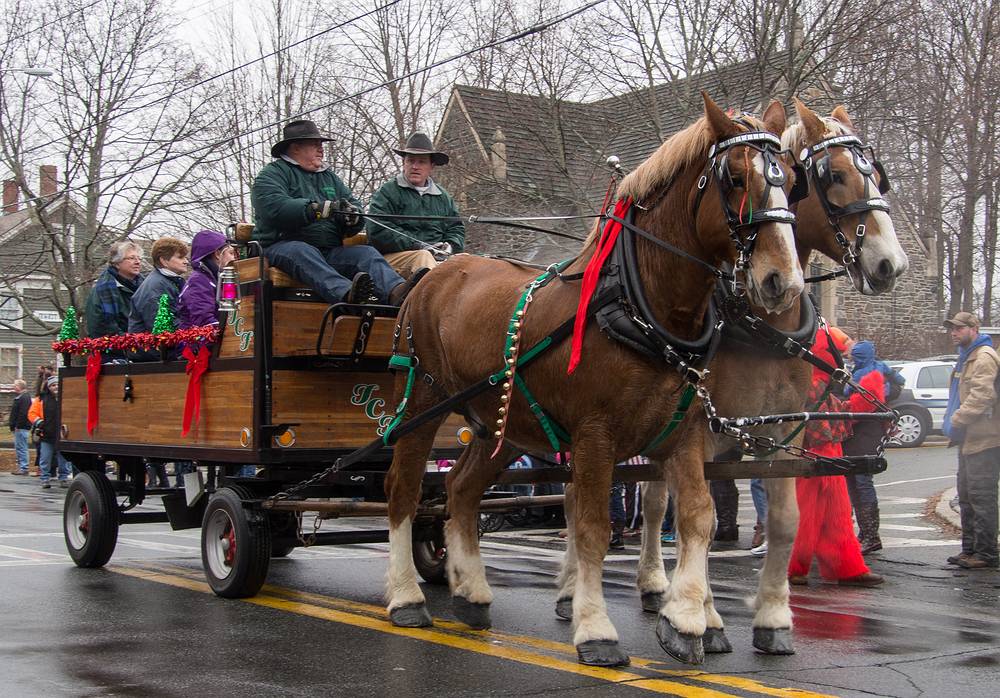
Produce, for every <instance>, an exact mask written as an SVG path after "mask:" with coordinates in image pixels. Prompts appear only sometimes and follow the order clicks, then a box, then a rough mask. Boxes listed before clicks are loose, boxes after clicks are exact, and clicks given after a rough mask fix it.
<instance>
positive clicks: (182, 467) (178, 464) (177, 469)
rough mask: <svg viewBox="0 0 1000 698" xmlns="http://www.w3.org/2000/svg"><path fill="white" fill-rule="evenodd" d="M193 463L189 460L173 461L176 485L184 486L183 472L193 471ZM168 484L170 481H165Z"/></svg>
mask: <svg viewBox="0 0 1000 698" xmlns="http://www.w3.org/2000/svg"><path fill="white" fill-rule="evenodd" d="M193 472H194V463H193V462H191V461H189V460H179V461H174V483H175V484H176V486H177V487H183V486H184V473H193ZM167 484H168V485H169V484H170V481H169V480H168V481H167Z"/></svg>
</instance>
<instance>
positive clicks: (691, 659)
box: [656, 615, 705, 664]
mask: <svg viewBox="0 0 1000 698" xmlns="http://www.w3.org/2000/svg"><path fill="white" fill-rule="evenodd" d="M656 639H657V640H659V642H660V647H662V648H663V651H664V652H666V653H667V654H669V655H670V656H671V657H673V658H674V659H676V660H677V661H679V662H684V663H685V664H701V663H702V662H704V661H705V647H704V646H703V645H702V644H701V636H700V635H694V634H690V633H682V632H678V631H677V628H675V627H674V626H673V624H671V622H670V621H669V620H668V619H667V617H666V616H663V615H661V616H660V620H659V621H658V622H657V623H656Z"/></svg>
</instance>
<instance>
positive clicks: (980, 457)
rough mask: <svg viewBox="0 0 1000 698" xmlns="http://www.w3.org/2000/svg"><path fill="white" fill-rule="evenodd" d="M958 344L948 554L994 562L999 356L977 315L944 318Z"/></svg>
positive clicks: (999, 473)
mask: <svg viewBox="0 0 1000 698" xmlns="http://www.w3.org/2000/svg"><path fill="white" fill-rule="evenodd" d="M944 325H945V327H947V328H948V329H949V331H950V334H951V339H952V341H953V342H954V343H955V346H956V347H957V348H958V362H957V363H956V364H955V371H954V372H953V373H952V379H951V389H950V390H949V393H948V409H947V410H946V411H945V415H944V433H945V434H946V435H948V437H949V438H950V439H951V441H952V443H953V444H958V447H959V451H958V505H959V513H960V514H961V517H962V552H960V553H959V554H958V555H953V556H952V557H949V558H948V562H949V563H950V564H952V565H958V566H959V567H964V568H966V569H989V568H996V567H997V566H998V562H1000V557H998V554H997V527H998V511H997V482H998V479H1000V409H997V404H996V399H997V394H996V387H995V381H996V377H997V370H998V367H1000V357H998V356H997V353H996V352H995V351H994V350H993V342H992V340H991V339H990V336H989V335H987V334H982V333H980V331H979V318H977V317H976V316H975V315H973V314H972V313H968V312H964V311H963V312H960V313H956V314H955V316H954V317H953V318H951V319H950V320H945V321H944Z"/></svg>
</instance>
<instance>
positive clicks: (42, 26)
mask: <svg viewBox="0 0 1000 698" xmlns="http://www.w3.org/2000/svg"><path fill="white" fill-rule="evenodd" d="M101 2H104V0H94V2H92V3H90V4H89V5H84V6H83V7H78V8H76V9H75V10H72V11H70V12H67V13H66V14H64V15H62V16H61V17H56V18H55V19H50V20H46V21H45V22H42V23H41V24H39V25H38V26H37V27H35V28H34V29H29V30H27V31H26V32H24V33H22V34H20V35H19V36H11V37H7V40H6V42H7V43H8V44H9V43H11V42H12V41H20V40H21V39H23V38H24V37H26V36H30V35H31V34H34V33H35V32H40V31H41V30H43V29H45V27H47V26H48V25H50V24H58V23H59V22H61V21H63V20H64V19H69V18H70V17H72V16H73V15H75V14H77V13H78V12H83V11H84V10H89V9H90V8H91V7H93V6H94V5H96V4H98V3H101Z"/></svg>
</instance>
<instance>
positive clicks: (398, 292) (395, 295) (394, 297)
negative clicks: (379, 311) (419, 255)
mask: <svg viewBox="0 0 1000 698" xmlns="http://www.w3.org/2000/svg"><path fill="white" fill-rule="evenodd" d="M429 271H430V269H428V268H427V267H423V268H421V269H417V270H416V271H415V272H413V274H411V275H410V278H409V280H407V281H404V282H403V283H401V284H396V286H395V287H393V289H392V290H391V291H389V305H402V304H403V301H404V300H406V297H407V296H408V295H410V291H412V290H413V287H414V286H416V285H417V284H418V283H419V282H420V280H421V279H422V278H424V274H426V273H427V272H429Z"/></svg>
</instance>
